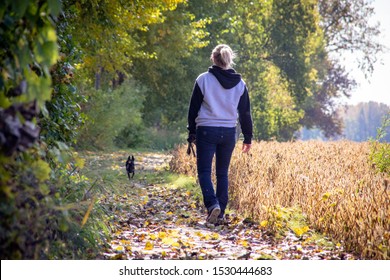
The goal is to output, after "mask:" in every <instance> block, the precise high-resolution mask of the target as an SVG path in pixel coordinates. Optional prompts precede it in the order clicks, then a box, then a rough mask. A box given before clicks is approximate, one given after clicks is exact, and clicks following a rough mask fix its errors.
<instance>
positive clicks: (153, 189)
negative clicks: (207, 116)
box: [101, 154, 355, 260]
mask: <svg viewBox="0 0 390 280" xmlns="http://www.w3.org/2000/svg"><path fill="white" fill-rule="evenodd" d="M115 156H116V160H117V161H118V165H119V162H121V160H122V159H124V158H126V155H125V154H115ZM111 158H113V155H111ZM114 158H115V157H114ZM168 162H169V156H168V155H161V154H160V155H157V154H142V155H138V156H137V157H136V176H135V177H134V180H132V181H130V182H129V181H128V180H127V181H123V182H124V184H126V188H125V189H126V191H124V192H123V193H121V194H113V195H112V196H107V197H106V198H105V199H104V198H103V203H106V204H107V205H110V209H111V210H112V211H113V213H115V215H114V219H113V224H112V228H114V232H113V236H112V241H111V243H110V244H109V246H108V248H107V249H106V251H105V252H103V253H102V256H101V258H103V259H307V260H309V259H355V258H354V257H353V256H352V255H350V254H347V253H346V252H343V250H342V248H338V247H337V246H326V245H325V244H324V243H323V242H322V243H320V244H319V243H318V242H310V241H309V240H308V239H305V240H303V239H300V238H298V237H297V236H296V235H295V234H294V233H292V232H291V233H288V234H287V235H286V236H285V237H284V238H283V239H278V240H276V239H275V238H273V234H272V233H270V232H268V231H267V230H265V229H264V228H263V227H261V226H260V225H259V224H257V223H253V222H251V221H250V220H248V219H244V218H242V217H239V216H237V215H235V214H234V213H230V214H229V218H228V223H227V224H225V225H220V226H213V225H209V224H206V223H205V215H206V214H205V209H204V207H203V206H202V203H201V202H197V201H196V200H195V199H194V197H193V194H192V193H191V192H189V191H186V190H184V189H182V188H174V187H172V186H170V185H169V184H165V183H164V182H162V181H159V179H158V177H156V178H157V179H156V182H153V183H146V180H144V178H145V177H144V176H145V175H146V174H147V172H152V173H153V172H155V173H157V170H161V169H164V168H165V167H166V166H167V164H168ZM118 165H117V166H118ZM119 172H120V173H121V176H123V178H126V179H127V177H126V174H125V170H124V167H120V170H119ZM149 182H150V181H149ZM104 200H105V201H104Z"/></svg>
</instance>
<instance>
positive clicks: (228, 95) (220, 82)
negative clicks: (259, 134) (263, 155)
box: [188, 65, 253, 144]
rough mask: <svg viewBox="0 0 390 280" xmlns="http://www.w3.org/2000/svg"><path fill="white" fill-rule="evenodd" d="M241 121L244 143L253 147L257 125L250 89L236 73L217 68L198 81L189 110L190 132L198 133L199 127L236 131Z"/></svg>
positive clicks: (200, 76) (201, 75)
mask: <svg viewBox="0 0 390 280" xmlns="http://www.w3.org/2000/svg"><path fill="white" fill-rule="evenodd" d="M237 119H239V121H240V125H241V130H242V133H243V135H244V143H246V144H250V143H251V140H252V136H253V123H252V117H251V110H250V101H249V95H248V89H247V87H246V85H245V82H244V81H243V80H242V79H241V75H240V74H238V73H236V72H235V71H234V69H227V70H224V69H222V68H220V67H218V66H216V65H213V66H212V67H210V68H209V70H208V72H205V73H202V74H200V75H199V76H198V78H197V79H196V81H195V85H194V89H193V92H192V97H191V101H190V107H189V110H188V130H189V133H190V134H195V133H196V127H198V126H212V127H236V125H237Z"/></svg>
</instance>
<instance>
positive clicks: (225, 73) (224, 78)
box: [209, 65, 241, 89]
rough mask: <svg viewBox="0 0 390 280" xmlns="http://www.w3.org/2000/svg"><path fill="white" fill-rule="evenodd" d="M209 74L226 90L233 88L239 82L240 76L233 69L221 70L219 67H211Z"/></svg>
mask: <svg viewBox="0 0 390 280" xmlns="http://www.w3.org/2000/svg"><path fill="white" fill-rule="evenodd" d="M209 72H210V73H212V74H213V75H214V76H215V77H216V78H217V80H218V82H219V83H220V84H221V85H222V86H223V87H224V88H226V89H231V88H234V87H235V86H236V85H237V84H238V83H239V82H240V81H241V75H240V74H238V73H237V72H236V71H235V70H234V69H226V70H224V69H222V68H221V67H219V66H216V65H213V66H211V67H209Z"/></svg>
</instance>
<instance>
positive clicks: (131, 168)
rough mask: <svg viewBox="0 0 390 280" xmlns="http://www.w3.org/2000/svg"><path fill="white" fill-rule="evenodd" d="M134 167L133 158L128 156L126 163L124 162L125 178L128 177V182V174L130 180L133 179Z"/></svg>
mask: <svg viewBox="0 0 390 280" xmlns="http://www.w3.org/2000/svg"><path fill="white" fill-rule="evenodd" d="M134 167H135V164H134V156H131V158H130V156H129V157H128V159H127V161H126V171H127V176H128V177H129V180H130V174H132V175H131V178H133V177H134V173H135V172H134V169H135V168H134Z"/></svg>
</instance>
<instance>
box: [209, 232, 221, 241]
mask: <svg viewBox="0 0 390 280" xmlns="http://www.w3.org/2000/svg"><path fill="white" fill-rule="evenodd" d="M211 239H213V240H218V239H219V234H218V233H216V232H213V233H212V234H211Z"/></svg>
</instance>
